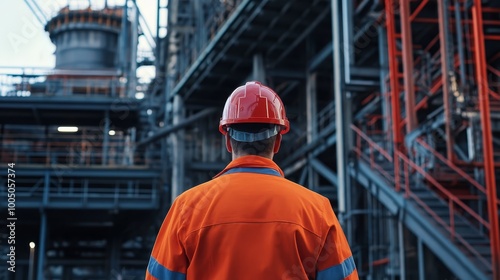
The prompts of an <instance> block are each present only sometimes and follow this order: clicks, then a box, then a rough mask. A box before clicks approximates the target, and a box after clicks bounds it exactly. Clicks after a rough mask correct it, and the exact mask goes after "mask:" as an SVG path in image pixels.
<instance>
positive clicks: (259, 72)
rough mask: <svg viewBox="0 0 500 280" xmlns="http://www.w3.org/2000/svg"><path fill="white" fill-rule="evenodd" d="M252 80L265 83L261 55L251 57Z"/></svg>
mask: <svg viewBox="0 0 500 280" xmlns="http://www.w3.org/2000/svg"><path fill="white" fill-rule="evenodd" d="M252 70H253V72H252V73H253V79H254V80H255V81H259V82H262V83H265V82H266V71H265V67H264V58H263V56H262V54H260V53H259V54H254V55H253V68H252Z"/></svg>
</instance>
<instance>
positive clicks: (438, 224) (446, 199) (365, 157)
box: [351, 126, 492, 279]
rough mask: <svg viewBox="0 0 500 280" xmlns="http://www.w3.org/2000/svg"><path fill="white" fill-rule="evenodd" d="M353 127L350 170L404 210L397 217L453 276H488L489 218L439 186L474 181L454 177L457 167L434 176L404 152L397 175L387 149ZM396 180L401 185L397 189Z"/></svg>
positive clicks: (395, 208) (396, 208)
mask: <svg viewBox="0 0 500 280" xmlns="http://www.w3.org/2000/svg"><path fill="white" fill-rule="evenodd" d="M352 129H353V130H354V131H355V132H356V134H357V135H356V136H357V137H358V139H360V140H358V141H357V143H358V147H356V148H355V152H356V153H357V155H358V157H357V160H355V164H354V166H352V167H351V175H353V177H354V178H356V179H357V180H358V182H359V183H361V185H363V186H364V187H365V188H366V189H368V190H369V191H370V192H372V193H373V194H375V195H376V196H377V197H378V198H379V200H380V201H381V202H382V203H383V204H384V205H385V206H386V207H387V208H388V209H389V210H392V212H393V213H394V214H398V213H399V214H400V215H401V213H405V214H404V216H403V217H401V216H400V219H403V222H404V223H405V225H406V226H407V227H408V228H409V229H410V230H411V231H412V232H413V233H414V234H415V235H417V236H419V237H420V238H422V240H423V242H424V243H425V244H426V245H427V246H428V247H429V249H430V250H431V251H432V252H433V253H434V254H436V255H437V256H438V257H439V258H440V259H441V260H442V262H443V263H444V264H445V265H446V266H448V268H449V269H450V270H452V271H453V272H454V273H455V274H456V275H457V276H459V277H461V278H462V277H463V279H491V278H492V266H491V247H490V241H489V238H488V234H487V232H486V233H485V230H486V229H487V228H488V226H489V223H488V222H487V221H485V220H483V219H482V218H481V216H480V215H479V214H477V211H478V210H479V211H480V209H478V207H474V205H472V204H470V203H467V202H464V201H462V200H460V199H459V198H458V197H457V196H456V195H455V194H454V193H452V192H451V191H450V190H449V189H448V188H445V187H444V186H443V184H446V183H449V182H451V181H452V182H453V183H454V184H458V185H460V186H465V187H467V186H468V185H470V184H472V183H477V182H475V181H473V180H472V179H471V178H470V177H468V178H464V179H462V180H461V181H456V180H454V179H455V178H458V176H455V175H454V176H450V175H451V174H456V168H450V167H446V168H444V167H442V168H441V169H442V170H445V171H446V172H448V173H443V172H441V173H440V174H441V176H440V177H438V176H437V173H436V174H434V175H435V176H436V177H434V176H432V175H431V174H430V172H428V171H426V169H425V166H424V167H421V166H419V165H417V164H416V163H414V162H413V161H412V160H410V159H408V158H407V157H406V156H405V155H403V154H402V153H399V154H398V156H399V158H398V160H399V161H400V163H401V164H400V168H401V170H400V172H399V173H400V174H401V175H400V176H399V178H397V179H396V178H395V177H394V173H395V172H394V164H393V158H392V157H391V156H390V155H389V153H388V152H387V151H385V150H384V149H383V148H382V147H381V146H380V145H379V144H377V142H375V141H374V140H372V138H370V137H368V136H367V135H366V134H365V133H363V132H362V131H360V130H359V129H358V128H357V127H354V126H353V127H352ZM373 139H377V137H373ZM359 144H361V145H359ZM436 164H437V163H434V168H435V167H436ZM445 174H448V176H446V175H445ZM443 175H445V176H443ZM450 178H451V179H452V180H450ZM462 178H463V177H462ZM396 180H398V181H399V183H400V184H399V185H400V186H401V189H400V190H395V187H394V186H395V185H396V184H395V182H396ZM465 187H461V188H456V189H457V190H461V189H464V188H465ZM469 204H470V205H469Z"/></svg>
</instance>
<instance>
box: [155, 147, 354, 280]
mask: <svg viewBox="0 0 500 280" xmlns="http://www.w3.org/2000/svg"><path fill="white" fill-rule="evenodd" d="M146 279H147V280H153V279H160V280H167V279H176V280H177V279H195V280H201V279H215V280H226V279H237V280H240V279H249V280H267V279H269V280H277V279H283V280H285V279H289V280H292V279H294V280H295V279H334V280H335V279H349V280H350V279H358V274H357V271H356V267H355V264H354V260H353V257H352V253H351V250H350V248H349V244H348V243H347V240H346V238H345V235H344V232H343V231H342V228H341V227H340V224H339V222H338V220H337V218H336V217H335V214H334V213H333V210H332V208H331V205H330V203H329V201H328V199H326V198H325V197H323V196H321V195H319V194H317V193H315V192H312V191H310V190H308V189H306V188H304V187H302V186H300V185H297V184H295V183H293V182H291V181H289V180H287V179H285V178H283V172H282V171H281V169H280V168H279V167H278V166H277V165H276V164H275V163H274V162H273V161H272V160H270V159H267V158H263V157H259V156H244V157H240V158H238V159H236V160H233V161H232V162H231V163H230V164H229V165H228V166H227V167H226V168H225V169H224V170H223V171H222V172H221V173H219V174H218V175H217V176H216V177H215V178H214V179H213V180H211V181H208V182H206V183H204V184H201V185H199V186H197V187H194V188H192V189H190V190H188V191H186V192H184V193H183V194H181V195H180V196H179V197H178V198H177V199H176V200H175V201H174V203H173V204H172V207H171V209H170V211H169V213H168V214H167V216H166V218H165V221H164V222H163V225H162V227H161V229H160V231H159V233H158V237H157V239H156V243H155V245H154V248H153V251H152V254H151V258H150V260H149V265H148V268H147V272H146Z"/></svg>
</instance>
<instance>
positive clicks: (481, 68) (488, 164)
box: [472, 0, 500, 279]
mask: <svg viewBox="0 0 500 280" xmlns="http://www.w3.org/2000/svg"><path fill="white" fill-rule="evenodd" d="M472 22H473V30H474V48H475V50H476V51H475V58H476V63H475V66H476V77H477V89H478V94H479V111H480V115H481V129H482V131H483V157H484V177H485V185H486V191H487V196H486V198H487V201H488V216H489V220H490V243H491V264H492V265H491V266H492V270H493V279H500V228H499V223H498V206H497V200H498V198H497V191H496V182H495V164H494V157H493V139H492V138H493V137H492V132H491V118H490V104H489V94H488V90H489V87H488V79H487V74H486V54H485V46H484V32H483V12H482V3H481V0H474V6H473V7H472Z"/></svg>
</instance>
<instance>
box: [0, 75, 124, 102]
mask: <svg viewBox="0 0 500 280" xmlns="http://www.w3.org/2000/svg"><path fill="white" fill-rule="evenodd" d="M126 86H127V83H126V79H124V78H122V77H119V76H117V72H116V71H107V70H106V71H83V70H82V71H80V70H78V71H76V70H46V69H13V68H2V69H0V98H1V97H3V96H17V97H29V96H80V97H81V96H86V97H87V96H106V97H126V96H127V94H126Z"/></svg>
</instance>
